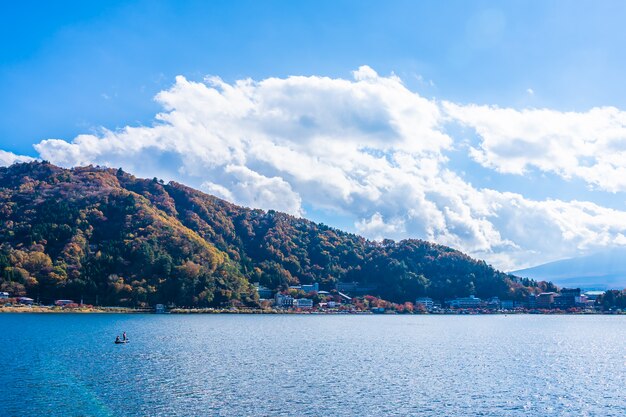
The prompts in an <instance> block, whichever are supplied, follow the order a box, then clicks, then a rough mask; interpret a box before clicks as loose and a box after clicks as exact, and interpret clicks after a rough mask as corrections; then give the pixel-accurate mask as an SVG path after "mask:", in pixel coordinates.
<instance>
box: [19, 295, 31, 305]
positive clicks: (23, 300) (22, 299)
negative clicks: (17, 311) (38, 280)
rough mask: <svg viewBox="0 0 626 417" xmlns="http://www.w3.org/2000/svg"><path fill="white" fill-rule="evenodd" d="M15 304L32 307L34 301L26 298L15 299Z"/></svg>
mask: <svg viewBox="0 0 626 417" xmlns="http://www.w3.org/2000/svg"><path fill="white" fill-rule="evenodd" d="M17 302H18V304H24V305H27V306H32V305H33V303H34V302H35V300H33V299H32V298H28V297H17Z"/></svg>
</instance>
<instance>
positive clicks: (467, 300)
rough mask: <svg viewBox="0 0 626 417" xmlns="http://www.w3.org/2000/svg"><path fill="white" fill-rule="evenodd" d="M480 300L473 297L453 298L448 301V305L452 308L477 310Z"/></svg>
mask: <svg viewBox="0 0 626 417" xmlns="http://www.w3.org/2000/svg"><path fill="white" fill-rule="evenodd" d="M481 303H482V300H481V299H480V298H477V297H476V296H474V295H470V296H469V297H461V298H455V299H454V300H450V301H449V304H450V307H452V308H478V307H480V305H481Z"/></svg>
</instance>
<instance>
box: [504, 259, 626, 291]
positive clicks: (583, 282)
mask: <svg viewBox="0 0 626 417" xmlns="http://www.w3.org/2000/svg"><path fill="white" fill-rule="evenodd" d="M513 273H514V274H516V275H519V276H522V277H528V278H532V279H543V280H550V281H552V282H554V283H555V284H557V285H559V286H564V287H581V288H588V289H601V290H604V289H610V288H618V289H622V288H626V249H610V250H606V251H602V252H597V253H594V254H592V255H587V256H582V257H578V258H572V259H564V260H560V261H556V262H550V263H547V264H543V265H538V266H535V267H532V268H527V269H522V270H519V271H515V272H513Z"/></svg>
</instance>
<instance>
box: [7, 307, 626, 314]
mask: <svg viewBox="0 0 626 417" xmlns="http://www.w3.org/2000/svg"><path fill="white" fill-rule="evenodd" d="M39 313H41V314H177V315H181V314H182V315H184V314H193V315H195V314H265V315H276V314H278V315H290V314H298V315H376V316H379V315H398V316H405V315H411V316H493V315H504V316H507V315H546V316H551V315H568V316H575V315H579V316H587V315H626V312H622V311H574V312H568V311H562V310H545V311H536V310H532V311H492V312H479V311H471V310H458V311H446V312H424V313H397V312H393V311H387V312H384V313H374V312H372V311H319V310H313V311H307V310H281V309H239V310H233V309H231V308H228V309H220V308H173V309H171V310H169V311H167V312H166V313H155V312H154V310H152V309H136V308H130V307H83V308H81V307H78V308H62V307H57V306H34V307H27V306H19V307H18V306H11V307H6V306H5V307H0V314H39Z"/></svg>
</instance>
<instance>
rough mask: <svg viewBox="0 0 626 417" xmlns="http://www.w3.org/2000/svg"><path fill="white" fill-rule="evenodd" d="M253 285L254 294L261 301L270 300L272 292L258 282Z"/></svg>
mask: <svg viewBox="0 0 626 417" xmlns="http://www.w3.org/2000/svg"><path fill="white" fill-rule="evenodd" d="M253 285H254V288H255V289H256V292H257V293H258V294H259V298H261V299H269V298H272V294H273V293H274V292H273V291H272V290H270V289H269V288H267V287H264V286H263V285H261V284H260V283H258V282H255V283H254V284H253Z"/></svg>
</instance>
